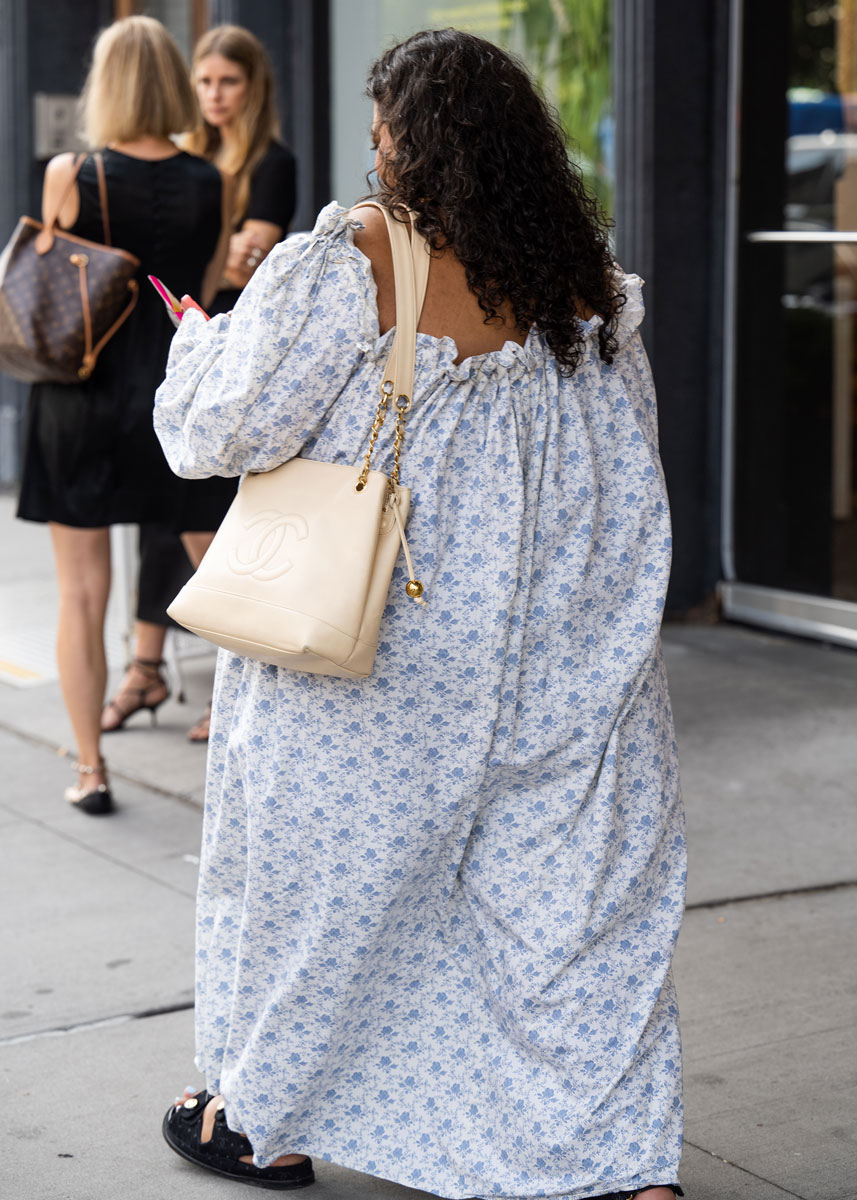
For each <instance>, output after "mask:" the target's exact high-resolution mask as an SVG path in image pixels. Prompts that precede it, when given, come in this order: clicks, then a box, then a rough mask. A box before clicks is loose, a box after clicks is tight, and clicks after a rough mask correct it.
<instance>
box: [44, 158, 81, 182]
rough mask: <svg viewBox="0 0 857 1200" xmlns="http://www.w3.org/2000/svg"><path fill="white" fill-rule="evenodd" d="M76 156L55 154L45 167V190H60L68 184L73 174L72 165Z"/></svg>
mask: <svg viewBox="0 0 857 1200" xmlns="http://www.w3.org/2000/svg"><path fill="white" fill-rule="evenodd" d="M76 161H77V155H76V154H72V153H71V152H68V153H66V154H57V155H56V156H55V157H54V158H52V159H51V160H50V162H49V163H48V165H47V166H46V167H45V188H46V189H48V188H61V187H63V186H64V185H66V184H67V183H68V181H69V180H70V179H71V177H72V175H73V174H74V164H75V162H76Z"/></svg>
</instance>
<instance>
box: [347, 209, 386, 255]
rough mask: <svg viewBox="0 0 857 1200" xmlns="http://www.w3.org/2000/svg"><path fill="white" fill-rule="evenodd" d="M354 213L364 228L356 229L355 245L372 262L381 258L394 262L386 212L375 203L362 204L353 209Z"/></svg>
mask: <svg viewBox="0 0 857 1200" xmlns="http://www.w3.org/2000/svg"><path fill="white" fill-rule="evenodd" d="M351 211H352V214H353V216H355V217H356V218H357V220H359V221H360V223H361V224H362V226H363V228H362V229H355V230H354V245H355V246H356V247H357V249H358V250H359V251H360V252H361V253H362V254H365V255H366V257H367V258H368V259H369V261H370V262H371V263H373V264H374V263H376V262H378V261H379V260H380V261H381V262H386V260H387V259H389V260H390V261H391V262H392V251H391V249H390V236H389V234H388V233H387V222H386V221H385V219H384V214H383V213H382V212H381V211H380V210H379V209H377V208H375V207H374V205H368V204H367V205H361V206H360V207H358V208H355V209H352V210H351Z"/></svg>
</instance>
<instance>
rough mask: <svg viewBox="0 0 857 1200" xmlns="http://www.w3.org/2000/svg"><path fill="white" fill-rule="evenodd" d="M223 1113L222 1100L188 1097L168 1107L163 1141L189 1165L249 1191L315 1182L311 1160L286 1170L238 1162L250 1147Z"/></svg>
mask: <svg viewBox="0 0 857 1200" xmlns="http://www.w3.org/2000/svg"><path fill="white" fill-rule="evenodd" d="M223 1110H224V1101H223V1098H222V1097H221V1096H212V1095H210V1094H209V1093H208V1092H206V1091H202V1092H197V1093H196V1095H195V1096H190V1097H188V1099H187V1100H185V1101H184V1103H183V1104H172V1105H170V1107H169V1108H168V1109H167V1112H166V1115H165V1117H164V1123H163V1126H162V1129H163V1134H164V1140H165V1141H166V1143H167V1145H168V1146H169V1147H170V1149H171V1150H175V1152H176V1154H179V1155H181V1157H182V1158H185V1159H187V1161H188V1162H192V1163H195V1164H196V1166H198V1167H204V1168H205V1169H206V1170H207V1171H213V1172H214V1173H215V1175H223V1176H224V1177H225V1178H226V1179H234V1180H235V1181H236V1182H238V1183H249V1184H250V1185H251V1186H252V1187H261V1188H271V1189H280V1190H283V1191H284V1190H285V1189H286V1188H299V1187H308V1186H309V1184H311V1183H314V1182H315V1175H314V1174H313V1169H312V1159H311V1158H305V1159H304V1160H303V1161H302V1162H299V1163H292V1165H291V1166H288V1167H255V1166H254V1165H253V1164H252V1163H245V1162H241V1158H242V1156H244V1155H247V1154H250V1153H251V1147H250V1143H249V1141H248V1140H247V1138H246V1137H245V1136H244V1135H243V1133H235V1132H233V1130H231V1129H230V1128H229V1126H228V1125H227V1124H226V1114H225V1112H224V1111H223Z"/></svg>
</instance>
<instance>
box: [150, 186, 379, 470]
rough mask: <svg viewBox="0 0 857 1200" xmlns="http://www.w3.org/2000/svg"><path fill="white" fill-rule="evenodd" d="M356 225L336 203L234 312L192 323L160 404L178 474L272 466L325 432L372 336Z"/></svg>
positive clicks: (280, 251)
mask: <svg viewBox="0 0 857 1200" xmlns="http://www.w3.org/2000/svg"><path fill="white" fill-rule="evenodd" d="M354 224H355V222H354V221H353V220H351V219H350V218H349V217H348V215H347V213H346V212H345V211H344V210H343V209H341V208H339V207H338V206H337V205H335V204H333V205H328V207H327V208H326V209H324V210H322V212H321V214H320V216H319V219H318V221H317V223H316V227H315V229H314V230H313V232H312V234H310V235H301V236H298V237H295V238H291V239H289V241H287V242H283V243H281V244H280V245H278V246H275V247H274V249H273V250H272V251H271V253H270V254H269V255H268V257H267V258H266V259H265V261H264V263H262V265H261V266H260V268H259V270H258V271H257V272H256V274H255V275H254V276H253V278H252V280H251V281H250V283H249V284H248V285H247V287H246V288H245V289H244V291H243V292H242V294H241V297H240V299H239V300H238V303H237V304H236V306H235V309H234V310H233V312H232V314H231V315H229V314H225V313H224V314H221V315H220V316H216V317H213V318H212V320H211V321H209V322H206V321H205V319H204V318H203V317H202V315H201V314H199V313H195V312H193V310H191V311H190V312H189V313H187V314H186V315H185V317H184V319H183V320H182V323H181V326H180V328H179V330H178V331H177V333H176V335H175V337H174V338H173V344H172V347H171V350H170V358H169V363H168V365H167V374H166V378H165V379H164V381H163V383H162V384H161V386H160V387H159V388H158V391H157V393H156V396H155V417H154V420H155V431H156V433H157V435H158V438H159V439H160V442H161V446H162V447H163V450H164V454H165V455H166V458H167V461H168V462H169V464H170V467H171V468H172V470H173V471H174V472H175V473H176V475H180V476H181V477H182V478H184V479H204V478H207V477H208V476H210V475H227V476H229V475H241V474H243V473H244V472H245V471H266V470H270V469H271V468H272V467H275V466H278V465H279V464H280V463H283V462H286V461H288V459H290V458H293V457H294V456H295V455H296V454H298V453H299V452H300V450H301V449H302V447H303V446H304V445H305V444H306V442H307V441H309V439H310V438H312V437H313V436H314V435H315V434H316V432H317V431H318V429H319V427H320V425H321V424H322V423H323V421H324V420H325V417H326V415H327V413H328V411H329V409H330V407H331V406H332V405H333V403H334V402H335V401H336V398H337V396H338V395H339V394H340V392H341V391H342V389H343V388H344V387H345V385H346V384H347V383H348V380H349V379H350V377H351V375H352V373H353V372H354V371H355V370H356V368H357V367H358V366H359V364H360V362H361V361H362V358H363V355H364V354H365V353H366V352H367V351H368V350H369V349H370V344H371V340H372V337H373V329H372V321H373V319H374V318H373V315H372V314H373V313H374V309H373V308H372V307H371V303H370V296H371V295H372V294H373V293H374V283H373V281H372V271H371V267H370V266H369V263H368V261H367V260H366V259H365V258H363V256H362V255H361V254H360V252H359V251H358V250H357V249H356V248H355V247H354V245H353V242H352V239H351V233H350V226H353V225H354ZM374 335H375V336H377V329H376V330H375V331H374Z"/></svg>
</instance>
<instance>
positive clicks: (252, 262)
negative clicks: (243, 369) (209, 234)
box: [184, 25, 296, 312]
mask: <svg viewBox="0 0 857 1200" xmlns="http://www.w3.org/2000/svg"><path fill="white" fill-rule="evenodd" d="M193 83H194V87H195V88H196V97H197V100H198V102H199V108H200V112H201V114H202V122H201V124H200V125H199V126H198V127H197V128H196V129H195V130H194V132H193V133H192V134H191V135H190V136H189V137H187V138H185V140H184V145H185V148H186V149H188V150H191V151H193V153H194V154H201V155H202V156H203V157H204V158H207V159H209V161H211V162H214V163H216V165H217V166H218V167H220V169H221V170H222V171H227V172H228V173H229V174H230V175H232V176H233V178H234V180H235V205H234V210H233V217H232V226H233V233H232V237H231V238H230V242H229V259H228V262H227V264H226V270H225V271H224V274H223V279H222V281H221V286H222V290H221V292H220V294H219V295H218V296H217V298H216V300H215V303H214V311H216V312H228V311H229V309H230V308H232V306H233V305H234V303H235V301H236V300H237V299H238V296H239V294H240V292H241V289H242V288H244V287H245V286H246V284H247V283H249V281H250V279H251V277H252V275H253V273H254V271H255V270H256V268H257V267H258V266H259V263H260V262H261V261H262V260H263V259H264V258H265V256H266V255H267V254H268V252H269V251H270V250H271V249H272V248H273V247H274V246H275V245H276V244H277V242H279V241H281V240H282V238H283V237H284V236H285V234H286V232H287V231H288V227H289V224H290V223H291V220H292V216H293V215H294V210H295V181H296V172H295V159H294V155H293V154H292V153H291V151H290V150H289V149H288V148H287V147H286V146H284V145H283V143H282V142H281V141H280V129H279V122H278V120H277V113H276V107H275V97H274V80H273V74H272V71H271V64H270V62H269V59H268V55H267V54H266V52H265V47H264V46H263V45H262V43H261V42H260V41H259V40H258V38H255V37H254V36H253V34H252V33H250V32H249V30H247V29H242V28H241V27H240V26H238V25H218V26H216V27H215V28H214V29H210V30H209V31H208V33H206V34H205V35H204V36H203V37H202V38H200V40H199V42H198V43H197V46H196V50H195V51H194V56H193Z"/></svg>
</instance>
